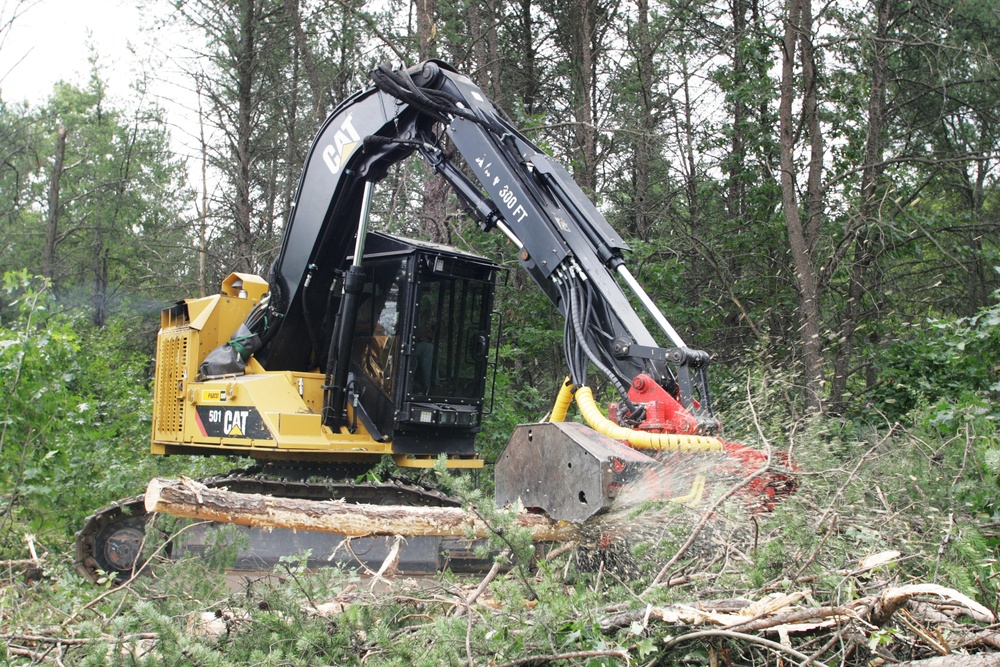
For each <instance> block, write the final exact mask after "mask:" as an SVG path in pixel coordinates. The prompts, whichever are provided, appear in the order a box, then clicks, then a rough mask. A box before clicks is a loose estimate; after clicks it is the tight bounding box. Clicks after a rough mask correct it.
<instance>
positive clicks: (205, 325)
mask: <svg viewBox="0 0 1000 667" xmlns="http://www.w3.org/2000/svg"><path fill="white" fill-rule="evenodd" d="M267 290H268V284H267V281H265V280H263V279H262V278H260V277H259V276H255V275H250V274H241V273H233V274H230V275H229V277H227V278H226V279H225V280H224V281H223V283H222V292H221V293H220V294H216V295H214V296H210V297H204V298H200V299H187V300H185V301H183V302H180V303H178V304H177V305H175V306H173V307H171V308H165V309H164V310H163V311H162V313H161V315H160V332H159V334H158V336H157V344H156V375H155V391H154V399H153V405H154V412H153V433H152V446H151V451H152V453H153V454H158V455H171V454H185V455H192V454H193V455H203V456H218V455H235V456H248V457H251V458H255V459H260V460H290V461H304V462H316V463H345V464H347V463H376V462H377V461H378V460H379V459H380V458H381V457H383V456H386V455H392V456H393V458H394V460H395V463H396V464H397V465H399V466H402V467H431V466H433V465H435V463H436V462H437V457H430V456H417V455H412V454H399V453H396V452H395V451H394V450H393V444H392V442H391V441H379V440H376V439H374V438H373V437H372V436H371V435H370V434H369V433H368V431H367V430H366V429H365V427H364V425H363V424H362V423H360V421H358V420H351V422H352V424H351V426H349V427H341V428H340V429H338V430H337V431H334V430H331V429H330V428H329V427H327V426H326V425H324V424H323V423H322V415H321V412H322V406H323V384H324V375H323V373H319V372H292V371H278V372H270V371H267V370H266V369H264V368H263V367H262V366H261V365H260V364H259V363H258V362H257V361H256V359H254V358H253V357H251V358H250V359H249V360H248V362H247V365H246V370H245V372H244V373H243V374H242V375H232V376H225V377H222V378H216V379H199V378H198V369H199V366H200V365H201V363H202V362H203V361H204V360H205V357H206V356H207V355H208V354H209V352H211V351H212V350H214V349H215V348H217V347H218V346H220V345H223V344H224V343H226V342H227V341H229V339H230V337H231V335H232V334H233V332H234V331H236V330H237V329H238V327H239V326H240V324H242V323H243V321H244V320H245V319H246V317H247V315H248V314H249V313H250V311H251V309H253V307H254V306H255V305H256V304H257V303H258V302H259V301H260V300H261V299H262V298H263V297H264V295H265V293H266V292H267ZM348 410H349V413H350V406H349V407H348ZM354 422H357V423H354ZM446 465H447V466H448V467H455V468H481V467H482V465H483V462H482V460H481V459H479V458H477V457H451V458H449V459H448V461H447V464H446Z"/></svg>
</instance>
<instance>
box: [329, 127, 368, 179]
mask: <svg viewBox="0 0 1000 667" xmlns="http://www.w3.org/2000/svg"><path fill="white" fill-rule="evenodd" d="M351 116H352V114H347V118H345V119H344V122H343V123H342V124H341V126H340V129H339V130H337V133H336V134H334V135H333V144H327V145H326V146H324V147H323V161H324V162H326V166H327V167H328V168H329V169H330V173H331V174H334V175H336V174H337V172H338V171H340V168H341V167H343V166H344V163H345V162H346V161H347V158H348V157H350V155H351V153H352V152H354V148H355V147H356V146H357V145H358V143H359V142H360V141H361V137H360V136H359V135H358V131H357V130H355V129H354V124H353V123H352V122H351Z"/></svg>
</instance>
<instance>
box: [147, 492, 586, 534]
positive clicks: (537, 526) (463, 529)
mask: <svg viewBox="0 0 1000 667" xmlns="http://www.w3.org/2000/svg"><path fill="white" fill-rule="evenodd" d="M145 505H146V511H147V512H159V513H160V514H169V515H171V516H177V517H182V518H188V519H199V520H203V521H219V522H222V523H234V524H238V525H241V526H257V527H270V528H288V529H292V530H312V531H317V532H323V533H336V534H338V535H346V536H348V537H368V536H376V535H406V536H418V535H426V536H440V537H476V538H480V537H488V536H489V535H490V534H492V531H491V529H490V527H489V526H488V525H487V524H486V523H485V522H484V521H483V520H482V519H480V518H479V517H478V516H476V515H475V514H474V513H472V512H468V511H466V510H464V509H462V508H460V507H412V506H396V505H366V504H352V503H345V502H336V501H314V500H299V499H295V498H275V497H272V496H263V495H259V494H251V493H233V492H230V491H225V490H222V489H210V488H208V487H207V486H204V485H203V484H199V483H198V482H195V481H193V480H190V479H185V478H182V479H181V480H179V481H174V480H167V479H161V478H155V479H153V480H152V481H150V483H149V486H148V487H147V488H146V496H145ZM516 523H517V524H518V525H519V526H521V527H523V528H527V529H528V530H529V531H530V532H531V537H532V539H533V540H535V541H539V542H568V541H572V540H576V539H579V535H578V533H577V530H576V528H575V527H574V526H573V525H571V524H567V523H565V522H557V521H553V520H552V519H549V518H548V517H546V516H543V515H540V514H529V513H526V512H522V513H521V514H518V515H517V518H516Z"/></svg>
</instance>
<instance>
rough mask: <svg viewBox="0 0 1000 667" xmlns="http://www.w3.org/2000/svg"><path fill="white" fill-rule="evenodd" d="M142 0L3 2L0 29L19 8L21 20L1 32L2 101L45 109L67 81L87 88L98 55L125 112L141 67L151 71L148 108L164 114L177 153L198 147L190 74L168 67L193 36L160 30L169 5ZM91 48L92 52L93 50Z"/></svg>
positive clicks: (174, 66) (113, 94)
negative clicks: (93, 54)
mask: <svg viewBox="0 0 1000 667" xmlns="http://www.w3.org/2000/svg"><path fill="white" fill-rule="evenodd" d="M138 4H139V2H138V1H137V0H0V29H2V27H3V26H4V25H5V24H6V23H7V21H9V20H10V18H11V15H12V14H13V12H14V10H15V8H18V12H19V13H18V16H17V17H16V18H15V19H14V21H13V23H11V25H10V27H9V28H8V29H6V30H3V32H2V33H0V98H2V99H3V100H4V101H5V102H8V103H12V102H21V101H27V102H28V103H30V104H31V105H32V106H35V105H41V104H44V103H45V101H46V99H47V98H48V97H49V95H51V93H52V86H53V84H55V83H56V82H57V81H60V80H63V81H66V82H69V83H72V84H76V85H79V86H85V85H86V84H87V82H88V80H89V78H90V64H89V62H88V60H87V59H88V57H89V55H90V54H91V49H90V48H89V47H93V51H94V52H96V54H97V56H98V65H99V67H100V69H101V74H102V76H103V78H104V80H105V82H106V83H107V84H108V91H109V93H110V95H111V97H112V100H113V102H115V103H116V104H117V105H119V106H120V107H128V106H129V104H128V103H129V102H130V101H132V100H131V96H132V90H131V85H132V83H133V82H134V81H135V80H136V79H137V78H139V77H140V75H141V73H142V70H143V68H146V69H147V70H148V71H151V72H152V76H153V78H154V79H155V81H154V82H153V83H152V84H151V90H150V91H149V92H150V97H149V98H147V99H146V100H145V102H146V103H147V104H148V103H156V104H158V105H159V106H161V107H162V108H163V109H164V110H165V113H166V117H167V121H168V123H169V124H170V126H171V134H172V136H173V142H172V143H173V146H174V150H175V151H176V152H178V153H181V154H186V155H190V154H193V153H194V152H195V151H194V150H193V149H192V148H191V147H192V146H194V145H196V142H195V141H194V139H193V137H194V136H195V135H196V134H197V132H198V130H197V128H198V123H197V115H196V114H195V113H193V112H192V111H191V110H192V109H193V108H195V107H196V105H197V98H196V96H195V94H194V93H193V92H191V85H190V80H191V79H190V77H189V76H187V75H184V74H182V73H180V72H179V71H178V66H177V65H176V64H174V63H171V62H169V60H168V58H167V55H168V54H177V53H180V52H181V48H180V47H179V46H178V45H179V44H182V43H183V44H185V45H186V42H185V40H189V39H190V38H191V36H190V35H187V36H185V37H180V36H179V35H180V32H179V30H177V29H176V28H164V27H162V21H158V20H157V18H158V17H160V18H162V16H163V15H164V14H165V13H166V12H169V11H170V6H169V5H170V3H169V2H166V1H161V2H155V1H147V2H145V3H143V4H144V5H146V6H147V7H146V8H144V9H139V8H138V7H137V5H138ZM88 45H89V47H88Z"/></svg>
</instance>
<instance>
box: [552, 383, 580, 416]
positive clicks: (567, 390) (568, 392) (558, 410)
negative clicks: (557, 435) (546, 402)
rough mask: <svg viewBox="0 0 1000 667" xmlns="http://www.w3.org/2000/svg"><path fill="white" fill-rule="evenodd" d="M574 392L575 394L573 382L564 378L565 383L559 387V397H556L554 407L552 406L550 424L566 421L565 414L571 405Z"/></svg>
mask: <svg viewBox="0 0 1000 667" xmlns="http://www.w3.org/2000/svg"><path fill="white" fill-rule="evenodd" d="M574 392H576V387H574V386H573V381H572V380H570V379H569V378H566V381H565V382H563V384H562V386H561V387H559V395H558V396H556V402H555V405H553V406H552V413H551V414H550V415H549V421H550V422H563V421H566V413H567V412H569V406H570V404H572V403H573V393H574Z"/></svg>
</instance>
